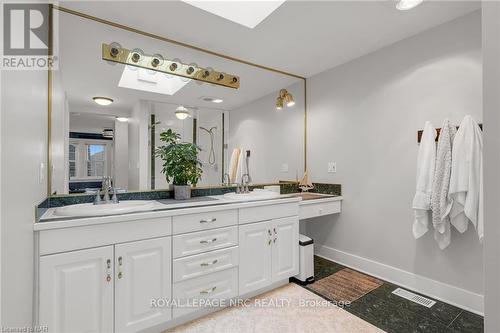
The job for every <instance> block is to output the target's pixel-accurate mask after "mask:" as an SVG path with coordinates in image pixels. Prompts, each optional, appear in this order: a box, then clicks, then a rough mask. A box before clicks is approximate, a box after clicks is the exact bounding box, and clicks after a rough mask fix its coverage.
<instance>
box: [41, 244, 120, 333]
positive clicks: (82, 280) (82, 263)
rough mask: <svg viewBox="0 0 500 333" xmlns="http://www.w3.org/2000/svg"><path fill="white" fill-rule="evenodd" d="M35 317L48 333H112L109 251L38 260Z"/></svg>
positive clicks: (99, 250) (96, 250)
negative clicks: (37, 315) (38, 276)
mask: <svg viewBox="0 0 500 333" xmlns="http://www.w3.org/2000/svg"><path fill="white" fill-rule="evenodd" d="M39 315H40V318H39V323H40V325H47V326H48V328H49V332H52V333H76V332H106V333H109V332H113V247H112V246H105V247H99V248H93V249H88V250H81V251H72V252H66V253H60V254H53V255H47V256H43V257H41V258H40V312H39Z"/></svg>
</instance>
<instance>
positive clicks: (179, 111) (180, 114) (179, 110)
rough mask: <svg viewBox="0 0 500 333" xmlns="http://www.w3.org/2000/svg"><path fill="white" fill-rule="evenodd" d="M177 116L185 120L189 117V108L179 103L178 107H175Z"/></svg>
mask: <svg viewBox="0 0 500 333" xmlns="http://www.w3.org/2000/svg"><path fill="white" fill-rule="evenodd" d="M175 116H176V117H177V119H180V120H184V119H186V118H187V117H189V116H190V114H189V111H188V109H186V108H185V107H184V106H182V105H179V106H178V107H177V109H175Z"/></svg>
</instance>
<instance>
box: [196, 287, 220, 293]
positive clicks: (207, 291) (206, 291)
mask: <svg viewBox="0 0 500 333" xmlns="http://www.w3.org/2000/svg"><path fill="white" fill-rule="evenodd" d="M215 289H217V286H215V287H212V288H209V289H206V290H202V291H200V295H203V294H211V293H213V292H214V291H215Z"/></svg>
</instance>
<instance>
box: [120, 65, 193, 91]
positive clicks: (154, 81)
mask: <svg viewBox="0 0 500 333" xmlns="http://www.w3.org/2000/svg"><path fill="white" fill-rule="evenodd" d="M129 67H130V66H125V67H124V68H123V73H122V77H121V78H120V82H119V83H118V86H119V87H122V88H129V89H136V90H142V91H148V92H153V93H157V94H164V95H173V94H175V93H176V92H178V91H179V90H180V89H182V88H183V87H184V86H185V85H186V84H188V83H189V81H191V80H190V79H187V81H185V80H181V79H180V77H178V76H172V75H168V74H167V75H161V74H160V73H156V72H152V71H151V70H147V69H143V68H137V67H136V68H135V70H132V69H131V68H129Z"/></svg>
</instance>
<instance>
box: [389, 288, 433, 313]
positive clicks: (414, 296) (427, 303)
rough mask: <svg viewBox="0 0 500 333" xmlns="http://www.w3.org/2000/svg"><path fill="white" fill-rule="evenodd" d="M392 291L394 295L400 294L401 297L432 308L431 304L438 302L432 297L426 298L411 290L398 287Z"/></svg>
mask: <svg viewBox="0 0 500 333" xmlns="http://www.w3.org/2000/svg"><path fill="white" fill-rule="evenodd" d="M392 293H393V294H394V295H398V296H400V297H403V298H406V299H407V300H409V301H412V302H414V303H417V304H420V305H423V306H426V307H428V308H430V307H431V306H433V305H434V304H436V302H435V301H433V300H432V299H428V298H425V297H423V296H420V295H417V294H415V293H412V292H411V291H408V290H405V289H401V288H398V289H396V290H394V291H393V292H392Z"/></svg>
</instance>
